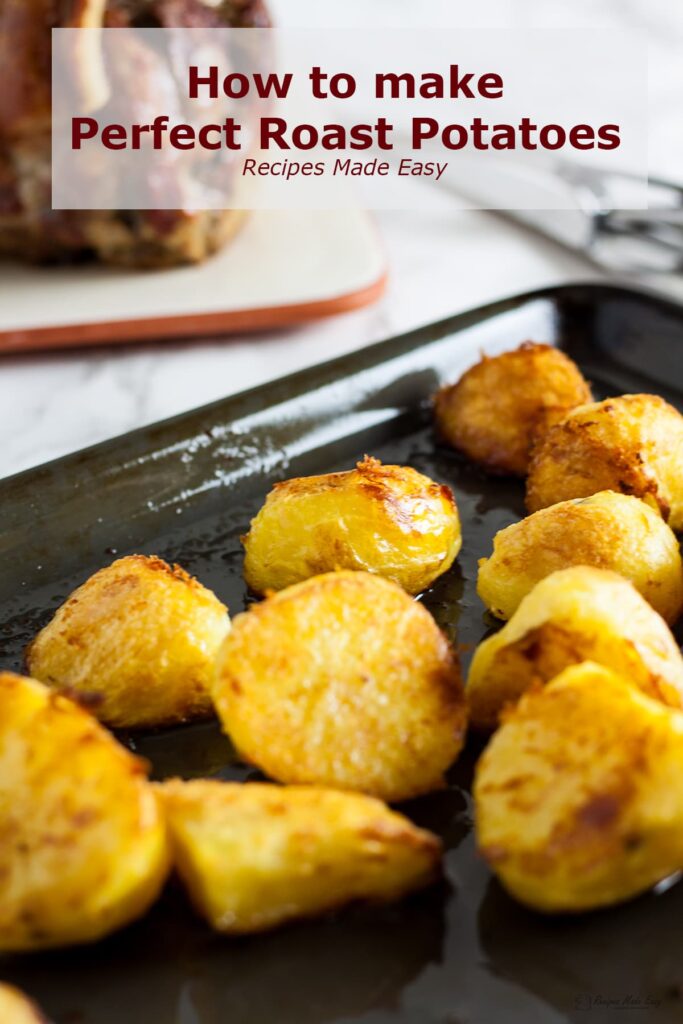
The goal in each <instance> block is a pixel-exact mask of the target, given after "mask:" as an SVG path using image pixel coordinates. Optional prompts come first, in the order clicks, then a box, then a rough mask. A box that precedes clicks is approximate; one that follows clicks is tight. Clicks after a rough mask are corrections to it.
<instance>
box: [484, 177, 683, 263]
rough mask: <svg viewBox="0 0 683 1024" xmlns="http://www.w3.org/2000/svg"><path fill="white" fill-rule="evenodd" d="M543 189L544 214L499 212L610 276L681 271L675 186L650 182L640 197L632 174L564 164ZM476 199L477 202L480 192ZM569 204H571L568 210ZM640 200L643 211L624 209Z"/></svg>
mask: <svg viewBox="0 0 683 1024" xmlns="http://www.w3.org/2000/svg"><path fill="white" fill-rule="evenodd" d="M499 173H500V172H499ZM520 173H523V172H522V171H520ZM535 177H536V175H535ZM538 184H539V181H538V179H536V185H538ZM542 189H543V204H544V206H545V208H544V209H536V210H531V209H528V210H505V211H503V210H500V212H501V213H504V215H505V216H506V217H509V218H512V219H514V220H517V221H520V222H521V223H524V224H526V225H527V226H529V227H532V228H534V229H535V230H537V231H540V232H541V233H542V234H544V235H547V236H548V237H550V238H553V239H554V240H555V241H558V242H560V243H561V244H562V245H564V246H566V247H568V248H570V249H573V250H574V251H576V252H580V253H583V254H584V255H585V256H588V257H589V258H590V259H591V260H593V261H594V262H595V263H598V264H599V265H600V266H602V267H604V268H606V269H608V270H610V271H619V272H621V273H638V274H653V273H654V274H679V273H681V271H683V188H681V187H680V186H678V185H675V184H674V183H673V182H668V181H662V180H660V179H657V178H650V179H649V180H648V182H647V186H646V190H645V194H644V184H643V180H642V179H641V178H638V177H636V176H634V175H630V174H626V173H621V172H613V171H604V170H599V169H593V168H587V167H582V166H578V165H576V164H572V163H564V162H563V163H557V164H555V165H554V166H553V168H552V171H550V170H549V171H548V174H547V176H546V180H545V181H544V182H543V183H542ZM553 189H555V190H556V194H557V198H558V208H557V209H549V208H548V207H549V197H550V196H551V194H552V190H553ZM468 191H470V190H468ZM478 191H479V190H478ZM471 194H472V193H471V191H470V195H471ZM478 198H479V200H480V201H481V199H482V192H481V191H479V196H478ZM568 199H569V200H571V201H572V207H571V208H568V206H569V203H568ZM643 200H644V201H645V203H646V204H647V206H646V207H645V208H643V209H633V208H629V207H633V206H634V205H635V204H638V203H643ZM560 206H561V208H560Z"/></svg>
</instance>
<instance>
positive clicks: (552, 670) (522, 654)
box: [467, 565, 683, 729]
mask: <svg viewBox="0 0 683 1024" xmlns="http://www.w3.org/2000/svg"><path fill="white" fill-rule="evenodd" d="M581 661H595V662H597V663H598V664H600V665H605V666H606V667H607V668H611V669H613V670H614V671H615V672H618V673H620V674H621V675H623V676H624V678H626V679H629V680H630V681H631V682H632V683H633V684H634V686H637V687H639V688H640V689H641V690H643V691H644V692H645V693H647V694H648V695H649V696H650V697H653V698H655V699H656V700H660V701H662V702H663V703H664V704H669V705H671V706H672V707H679V708H680V707H681V706H683V657H681V652H680V650H679V648H678V645H677V643H676V641H675V640H674V638H673V636H672V635H671V632H670V630H669V628H668V626H667V625H666V623H665V622H664V620H663V619H662V617H661V616H660V615H658V614H657V612H656V611H654V609H653V608H651V607H650V605H649V604H648V603H647V602H646V601H645V600H644V599H643V598H642V597H641V596H640V594H639V593H638V591H637V590H636V589H635V588H634V587H633V586H632V585H631V584H630V583H629V582H628V580H625V579H624V578H623V576H618V575H617V574H616V573H613V572H609V571H607V570H606V569H594V568H591V567H589V566H583V565H580V566H579V565H577V566H574V567H572V568H570V569H560V570H559V571H558V572H554V573H552V574H551V575H550V576H546V578H545V579H544V580H541V582H540V583H537V584H536V586H535V587H534V589H533V590H532V591H531V592H530V593H529V594H528V595H527V596H526V597H525V598H524V600H523V601H522V602H521V604H520V606H519V608H518V609H517V611H516V612H515V614H514V615H513V616H512V618H511V619H510V621H509V622H508V623H507V624H506V625H505V626H503V628H502V629H501V630H500V631H499V632H498V633H495V634H494V635H493V636H490V637H488V639H486V640H484V642H483V643H481V644H480V645H479V647H478V648H477V650H476V652H475V655H474V658H473V659H472V664H471V666H470V671H469V676H468V680H467V699H468V704H469V709H470V719H471V722H472V724H473V725H476V726H478V727H480V728H484V729H486V728H494V727H495V725H496V723H497V721H498V717H499V715H500V712H501V711H502V709H503V708H504V707H505V705H506V704H508V703H510V702H513V701H515V700H517V699H518V698H519V697H520V695H521V694H522V693H523V692H524V691H525V690H527V689H528V688H529V687H530V686H531V685H532V683H534V682H538V683H546V682H548V681H549V680H551V679H553V678H554V677H555V676H556V675H558V674H559V673H560V672H562V670H563V669H565V668H567V667H568V666H570V665H575V664H577V663H578V662H581Z"/></svg>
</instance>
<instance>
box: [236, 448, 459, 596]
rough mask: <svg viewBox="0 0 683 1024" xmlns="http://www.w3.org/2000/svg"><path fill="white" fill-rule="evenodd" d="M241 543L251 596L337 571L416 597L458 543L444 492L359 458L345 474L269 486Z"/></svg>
mask: <svg viewBox="0 0 683 1024" xmlns="http://www.w3.org/2000/svg"><path fill="white" fill-rule="evenodd" d="M243 543H244V547H245V551H246V556H245V559H244V577H245V579H246V581H247V584H248V585H249V587H250V588H251V590H253V591H254V592H255V593H257V594H264V593H265V592H266V591H267V590H283V589H284V588H285V587H289V586H291V585H292V584H294V583H300V582H301V581H302V580H306V579H309V578H310V577H311V576H316V575H319V574H320V573H325V572H333V571H335V570H338V569H353V570H359V571H361V570H364V571H366V572H373V573H376V574H377V575H379V576H385V577H386V578H387V579H390V580H394V582H395V583H398V584H399V585H400V586H402V587H403V588H404V590H407V591H408V593H410V594H418V593H420V591H422V590H425V589H426V588H427V587H429V586H430V585H431V584H432V583H433V582H434V580H435V579H436V578H437V576H440V575H441V574H442V573H444V572H446V571H447V570H448V569H450V567H451V566H452V564H453V561H454V560H455V558H456V556H457V554H458V552H459V551H460V546H461V543H462V538H461V534H460V519H459V516H458V509H457V506H456V504H455V498H454V497H453V494H452V493H451V491H450V490H449V488H448V487H445V486H444V485H442V484H437V483H434V481H433V480H430V479H429V478H428V477H426V476H423V475H422V474H421V473H418V472H417V471H416V470H414V469H410V468H409V467H408V466H383V465H382V463H381V462H379V461H378V460H377V459H371V458H368V457H367V456H366V457H365V459H363V461H362V462H359V463H358V465H357V466H356V468H355V469H352V470H350V471H349V472H346V473H328V474H326V475H325V476H310V477H301V478H299V479H295V480H285V481H284V482H283V483H278V484H275V486H274V487H273V489H272V491H271V492H270V494H269V495H268V498H267V499H266V503H265V505H264V506H263V508H262V509H261V511H260V512H259V514H258V515H257V516H256V518H255V519H254V520H253V522H252V524H251V529H250V531H249V533H248V534H247V536H246V537H244V538H243Z"/></svg>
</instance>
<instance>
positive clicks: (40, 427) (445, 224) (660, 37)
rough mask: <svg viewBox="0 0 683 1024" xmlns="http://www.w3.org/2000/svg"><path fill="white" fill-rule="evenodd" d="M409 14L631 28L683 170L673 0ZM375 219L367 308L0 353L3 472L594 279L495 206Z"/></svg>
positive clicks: (677, 10)
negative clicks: (405, 333)
mask: <svg viewBox="0 0 683 1024" xmlns="http://www.w3.org/2000/svg"><path fill="white" fill-rule="evenodd" d="M283 3H284V6H285V7H286V8H287V10H286V12H285V11H284V9H283ZM311 4H312V0H286V2H285V0H276V2H275V6H276V7H279V9H280V10H281V11H282V15H281V19H280V20H281V21H283V20H284V17H285V16H286V17H288V18H289V19H290V20H295V18H296V17H297V15H298V16H299V17H301V18H304V17H311V16H313V15H315V16H316V17H317V18H320V17H323V16H324V17H326V18H327V17H331V14H330V12H331V11H332V10H334V11H335V12H336V11H337V10H339V11H342V9H343V18H344V21H345V23H349V22H353V21H355V22H356V23H361V24H362V23H363V22H364V21H366V20H368V19H369V18H370V17H371V18H372V20H373V21H375V22H379V23H380V24H381V23H384V22H383V19H384V21H386V23H389V22H393V23H398V24H406V23H408V22H409V21H410V20H411V18H412V20H413V21H414V15H411V13H410V12H411V11H412V12H414V11H415V10H416V9H417V6H418V5H415V4H414V2H413V0H411V2H410V3H409V2H408V0H372V4H369V3H368V0H356V2H355V3H353V2H351V0H347V2H345V4H344V5H342V4H341V3H340V2H337V0H335V3H334V5H333V4H332V3H331V2H330V0H328V2H327V3H326V4H321V3H319V2H318V3H317V4H314V5H313V6H311ZM306 5H308V7H307V6H306ZM475 7H476V12H474V13H472V8H475ZM369 8H371V11H369ZM323 10H324V12H325V13H324V14H321V12H322V11H323ZM419 12H420V17H421V18H422V19H423V20H424V18H425V17H429V18H430V19H432V20H441V21H445V22H450V23H453V22H457V21H466V22H467V23H469V24H475V23H476V24H491V25H504V24H509V23H511V20H512V19H514V20H515V21H517V23H519V22H520V20H521V22H522V23H523V24H529V25H534V24H543V25H563V24H567V25H569V24H571V25H574V26H575V25H585V26H586V27H587V28H588V27H589V26H590V25H591V24H598V23H600V24H604V23H607V24H610V23H614V22H615V21H619V22H621V23H624V22H625V23H627V24H630V25H632V26H633V27H634V28H636V29H637V30H638V31H639V32H641V33H642V35H643V37H644V38H647V39H648V42H649V48H650V79H651V98H650V105H651V129H650V142H651V148H650V153H651V166H652V168H653V170H656V171H657V172H658V173H660V174H661V173H664V174H669V175H673V176H675V177H678V178H681V179H683V132H681V129H680V124H681V121H680V112H679V111H680V104H681V101H682V100H683V70H682V69H681V62H680V53H681V44H682V43H683V4H681V3H680V2H679V0H480V2H479V3H478V4H476V5H469V4H468V5H466V4H464V3H462V2H461V0H447V2H446V0H431V2H423V3H421V4H420V5H419ZM468 12H469V13H468ZM378 221H379V226H380V229H381V231H382V234H383V237H384V240H385V245H386V249H387V255H388V259H389V263H390V268H391V278H390V285H389V289H388V292H387V294H386V297H385V298H384V299H383V300H382V301H381V302H380V303H379V304H378V305H376V306H374V307H372V308H369V309H366V310H363V311H360V312H357V313H353V314H349V315H346V316H344V317H340V318H337V319H334V320H329V321H324V322H320V323H318V324H315V325H311V326H308V327H305V328H303V329H297V330H293V331H281V332H272V333H268V334H262V335H259V336H255V337H248V336H240V337H232V338H222V339H209V340H206V341H200V342H192V343H187V344H185V343H182V344H180V343H173V344H170V343H169V344H161V345H144V346H140V347H136V348H128V349H125V350H121V349H119V350H116V349H103V350H93V351H90V352H87V351H83V352H77V353H69V354H51V355H34V356H22V357H11V358H4V359H2V361H0V437H1V438H2V445H0V476H6V475H8V474H11V473H15V472H18V471H20V470H22V469H26V468H28V467H30V466H32V465H37V464H39V463H41V462H44V461H46V460H48V459H52V458H55V457H57V456H59V455H62V454H65V453H66V452H69V451H73V450H75V449H78V448H81V447H84V446H86V445H89V444H93V443H95V442H97V441H100V440H102V439H104V438H107V437H111V436H114V435H116V434H119V433H122V432H125V431H127V430H130V429H132V428H134V427H136V426H140V425H142V424H145V423H149V422H152V421H154V420H157V419H160V418H163V417H166V416H171V415H173V414H175V413H177V412H180V411H182V410H185V409H189V408H192V407H194V406H197V405H201V404H203V403H205V402H209V401H211V400H213V399H216V398H220V397H222V396H224V395H227V394H230V393H234V392H236V391H239V390H242V389H244V388H246V387H250V386H252V385H254V384H257V383H260V382H262V381H265V380H268V379H272V378H274V377H277V376H281V375H282V374H285V373H288V372H290V371H292V370H295V369H298V368H300V367H302V366H305V365H308V364H311V363H313V362H319V361H322V360H325V359H328V358H332V357H333V356H335V355H337V354H339V353H342V352H346V351H350V350H353V349H357V348H360V347H362V346H364V345H366V344H368V343H370V342H372V341H376V340H379V339H381V338H382V337H385V336H387V335H390V334H392V333H396V332H399V331H402V330H405V329H408V328H410V327H413V326H417V325H419V324H422V323H426V322H429V321H430V320H435V319H437V318H439V317H441V316H445V315H448V314H449V313H454V312H457V311H459V310H464V309H467V308H469V307H472V306H475V305H478V304H481V303H483V302H486V301H488V300H490V299H494V298H498V297H501V296H504V295H506V294H512V293H514V292H518V291H521V290H526V289H530V288H535V287H538V286H543V285H547V284H551V283H558V282H563V281H568V280H575V279H579V278H580V279H584V280H585V279H590V278H594V277H596V276H597V272H596V271H595V270H594V269H593V268H592V267H591V266H590V265H589V264H587V263H585V262H584V261H583V260H581V259H579V258H578V257H576V258H575V257H574V256H572V255H569V254H567V253H565V252H564V251H562V250H561V249H560V248H559V247H557V246H555V245H554V244H553V243H551V242H545V241H543V240H541V239H539V238H538V237H536V236H534V235H532V234H530V233H527V232H525V231H524V230H523V229H521V228H518V227H516V226H514V225H512V224H509V223H507V222H505V221H504V220H502V219H501V218H498V217H495V216H493V215H491V214H487V213H470V212H463V211H459V210H456V209H454V210H453V212H452V215H450V216H446V217H444V216H441V215H439V216H438V217H437V216H430V215H427V214H424V213H418V212H414V213H411V212H385V213H382V214H380V215H378ZM1 317H2V310H1V309H0V318H1Z"/></svg>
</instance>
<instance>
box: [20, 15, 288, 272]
mask: <svg viewBox="0 0 683 1024" xmlns="http://www.w3.org/2000/svg"><path fill="white" fill-rule="evenodd" d="M268 24H269V22H268V15H267V11H266V9H265V7H264V5H263V3H262V0H223V2H218V3H216V2H209V0H0V257H2V256H4V257H8V256H9V257H21V258H24V259H29V260H34V261H40V262H53V261H72V260H83V259H98V260H101V261H104V262H107V263H116V264H123V265H127V266H141V267H163V266H174V265H177V264H182V263H195V262H199V261H201V260H203V259H205V258H207V257H208V256H210V255H211V254H212V253H214V252H216V251H217V250H218V249H219V248H221V246H223V245H224V244H225V243H226V242H227V241H228V240H229V239H230V238H231V237H232V236H233V235H234V233H235V231H236V230H237V228H238V227H239V225H240V224H241V221H242V218H243V212H242V211H241V210H204V211H200V212H191V211H190V210H189V209H183V208H182V204H179V208H178V209H177V210H166V209H164V210H155V209H153V208H149V209H145V210H140V211H136V210H128V209H126V210H124V209H119V208H117V207H116V203H115V201H113V202H112V204H111V206H112V208H111V209H102V210H89V211H80V210H53V209H52V204H51V166H52V153H51V150H52V145H51V130H52V126H51V95H50V93H51V32H52V29H53V28H90V29H97V28H100V27H102V28H127V27H128V28H175V27H178V28H193V29H196V28H207V29H212V28H221V27H241V28H263V27H267V26H268ZM120 70H121V69H110V68H109V67H108V66H107V63H106V61H105V60H104V57H103V51H102V46H101V37H100V36H99V35H98V33H97V32H89V33H88V34H87V36H86V35H84V36H83V43H82V45H81V46H80V47H79V51H78V53H77V55H76V58H75V60H74V77H75V80H76V82H75V84H76V85H77V87H78V89H79V90H80V94H81V95H84V96H85V97H86V98H87V103H88V106H89V107H90V108H91V109H93V110H96V111H107V110H110V109H111V108H112V106H113V107H114V109H116V106H117V104H118V105H121V104H124V103H127V104H128V106H129V107H130V109H133V110H134V109H135V106H136V104H141V105H144V103H145V96H146V95H149V94H151V93H152V92H154V93H156V92H157V90H164V94H165V95H167V96H170V97H171V98H172V99H173V100H174V101H177V105H178V106H180V105H181V104H182V102H183V95H184V92H185V86H186V83H185V82H184V80H182V79H181V77H180V76H179V75H177V74H176V73H175V72H174V70H173V67H172V62H170V61H167V60H165V59H164V57H163V55H161V56H160V55H159V54H158V53H155V52H153V51H152V50H151V49H150V50H149V52H147V53H145V52H142V53H141V54H140V55H139V60H138V63H137V66H136V73H135V74H134V75H133V74H130V75H125V76H124V75H122V74H121V73H120ZM228 158H229V154H227V156H226V160H228ZM230 169H231V165H230V164H229V163H226V164H225V165H224V166H223V167H222V168H221V173H223V174H225V173H230ZM152 199H153V197H152ZM147 205H148V206H150V207H152V206H153V201H152V202H150V203H149V204H147Z"/></svg>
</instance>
